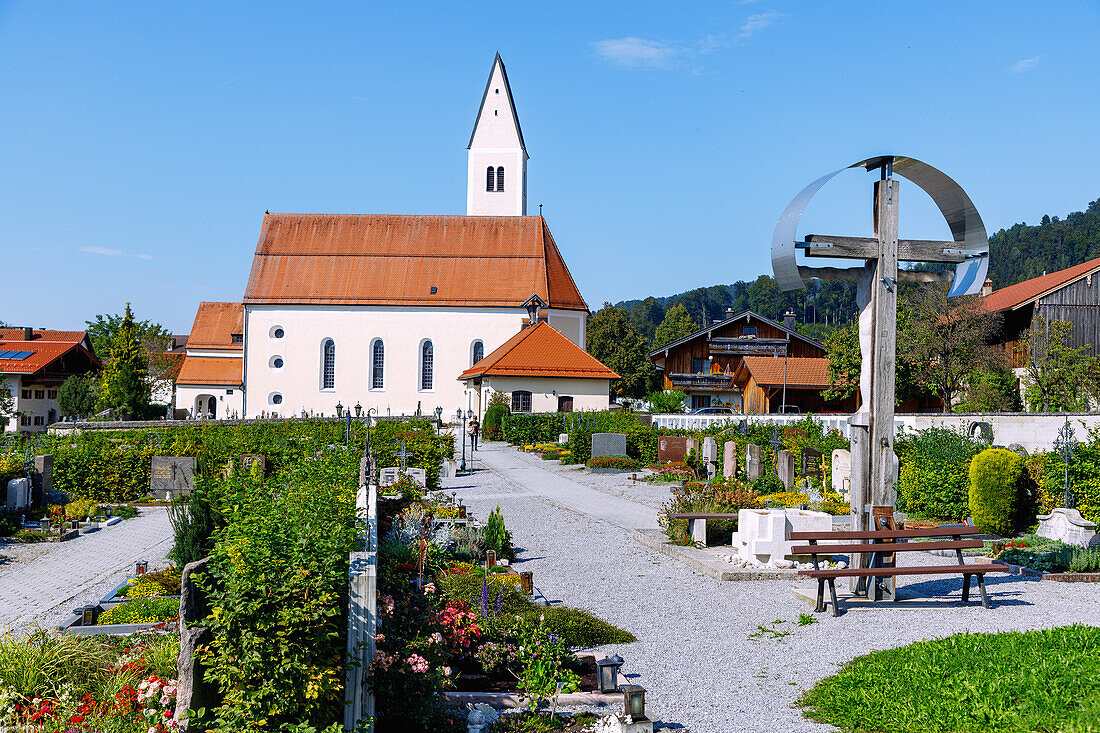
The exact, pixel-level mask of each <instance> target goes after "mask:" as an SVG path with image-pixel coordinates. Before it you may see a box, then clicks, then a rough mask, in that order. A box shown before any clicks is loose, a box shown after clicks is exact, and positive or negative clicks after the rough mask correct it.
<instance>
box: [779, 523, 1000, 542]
mask: <svg viewBox="0 0 1100 733" xmlns="http://www.w3.org/2000/svg"><path fill="white" fill-rule="evenodd" d="M967 534H981V530H980V529H978V528H977V527H971V526H963V525H960V526H958V527H934V528H932V529H883V530H877V531H874V530H872V531H868V532H856V531H849V530H844V531H839V532H791V533H790V534H789V535H788V536H787V539H790V540H872V539H902V538H906V537H953V536H959V535H967Z"/></svg>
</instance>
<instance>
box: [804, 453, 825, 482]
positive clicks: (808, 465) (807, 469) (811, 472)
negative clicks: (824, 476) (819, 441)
mask: <svg viewBox="0 0 1100 733" xmlns="http://www.w3.org/2000/svg"><path fill="white" fill-rule="evenodd" d="M802 475H803V476H804V477H805V478H815V477H818V476H820V475H821V451H819V450H818V449H817V448H803V449H802Z"/></svg>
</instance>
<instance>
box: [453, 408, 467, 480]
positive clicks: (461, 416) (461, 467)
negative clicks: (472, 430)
mask: <svg viewBox="0 0 1100 733" xmlns="http://www.w3.org/2000/svg"><path fill="white" fill-rule="evenodd" d="M459 420H461V421H462V463H460V464H458V470H460V471H465V470H466V413H465V412H464V411H463V410H462V408H461V407H460V408H458V410H457V411H456V412H455V422H458V421H459Z"/></svg>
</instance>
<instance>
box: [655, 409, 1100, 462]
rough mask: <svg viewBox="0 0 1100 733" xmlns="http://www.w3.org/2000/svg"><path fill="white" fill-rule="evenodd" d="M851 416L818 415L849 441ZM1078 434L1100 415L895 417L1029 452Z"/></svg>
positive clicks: (901, 425)
mask: <svg viewBox="0 0 1100 733" xmlns="http://www.w3.org/2000/svg"><path fill="white" fill-rule="evenodd" d="M848 417H849V416H848V415H814V416H813V419H814V420H816V421H817V422H820V423H821V424H823V425H824V426H825V428H826V429H833V430H837V431H838V432H840V434H841V435H843V436H844V437H846V438H848V437H850V436H849V435H848ZM805 419H806V416H805V415H745V414H741V415H671V414H670V415H654V416H653V424H654V425H656V426H657V427H658V428H665V429H668V430H706V429H707V428H709V427H712V426H714V425H729V426H730V427H733V426H736V425H737V424H738V423H740V422H741V421H742V420H748V421H749V422H751V423H765V424H773V425H778V426H783V425H789V424H791V423H797V422H801V421H802V420H805ZM1067 419H1068V420H1069V422H1070V425H1072V426H1073V428H1074V430H1076V431H1077V438H1078V439H1080V440H1084V439H1086V438H1087V433H1088V431H1089V430H1095V429H1098V428H1100V414H1098V413H1095V412H1071V413H1066V412H1046V413H1037V412H995V413H925V412H922V413H911V414H900V415H895V416H894V427H895V429H896V430H897V432H899V433H908V432H912V431H915V430H923V429H925V428H930V427H943V428H952V429H954V430H958V431H961V432H964V433H967V434H969V435H972V436H974V437H978V436H979V435H980V434H981V433H982V431H983V427H982V424H983V423H984V424H985V425H988V426H989V430H991V431H992V433H993V443H995V444H996V445H1005V446H1007V445H1012V444H1014V443H1015V444H1019V445H1021V446H1023V447H1024V448H1026V449H1027V450H1028V451H1029V452H1032V453H1034V452H1036V451H1049V450H1051V449H1052V446H1053V444H1054V439H1055V438H1056V437H1057V436H1058V429H1059V428H1061V427H1062V426H1063V425H1064V424H1065V422H1066V420H1067Z"/></svg>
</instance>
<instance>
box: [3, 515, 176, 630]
mask: <svg viewBox="0 0 1100 733" xmlns="http://www.w3.org/2000/svg"><path fill="white" fill-rule="evenodd" d="M140 512H141V514H140V516H138V517H136V518H134V519H127V520H124V521H122V522H120V523H119V524H116V525H113V526H110V527H107V526H103V527H102V528H101V529H100V530H99V531H97V532H92V533H90V534H81V535H80V536H79V537H76V538H74V539H71V540H68V541H66V542H60V543H54V542H40V543H37V544H33V545H3V546H0V556H3V557H4V558H5V561H4V562H3V564H0V633H3V631H4V630H7V632H8V633H23V632H25V631H29V630H31V629H34V628H35V627H38V626H40V627H42V628H45V629H49V628H54V627H56V626H59V625H60V624H61V623H63V622H64V621H66V620H67V619H68V618H69V616H70V615H71V612H72V609H74V608H76V607H77V606H82V605H86V604H89V603H96V602H98V601H99V600H100V599H101V598H102V597H103V596H104V595H106V594H107V592H108V591H110V590H111V589H112V588H115V587H116V586H118V585H119V584H120V583H122V582H123V581H125V580H126V579H127V578H129V577H131V575H132V574H133V571H134V563H135V562H137V561H138V560H148V561H149V568H150V569H158V568H163V567H165V566H167V565H168V560H167V558H166V557H165V555H166V554H167V552H168V551H169V550H170V549H171V548H172V527H171V524H170V523H169V521H168V512H167V511H165V510H164V509H161V508H156V507H155V508H142V509H140Z"/></svg>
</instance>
